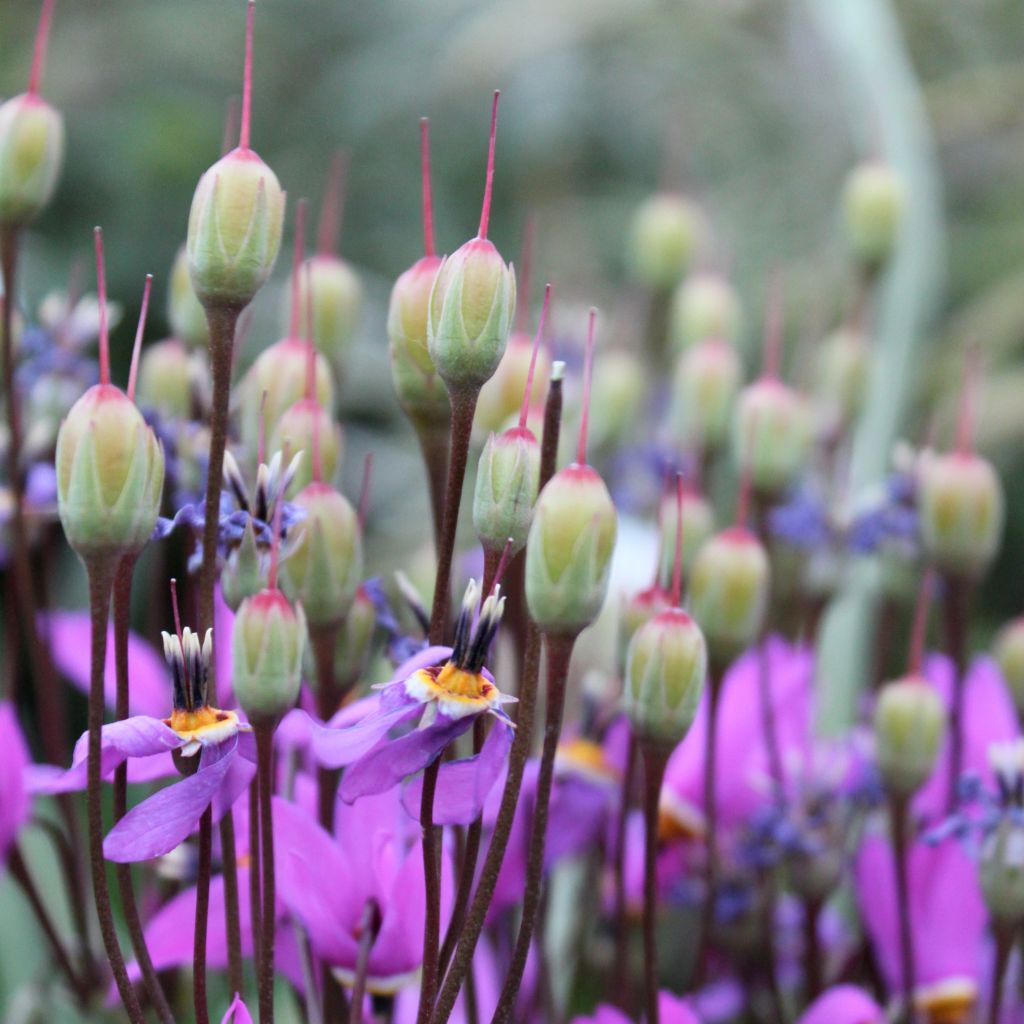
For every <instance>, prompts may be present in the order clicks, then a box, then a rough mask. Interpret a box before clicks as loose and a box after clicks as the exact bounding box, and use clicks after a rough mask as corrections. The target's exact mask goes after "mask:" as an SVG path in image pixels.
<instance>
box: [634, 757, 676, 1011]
mask: <svg viewBox="0 0 1024 1024" xmlns="http://www.w3.org/2000/svg"><path fill="white" fill-rule="evenodd" d="M640 749H641V751H642V753H643V762H644V998H645V1003H646V1006H647V1017H646V1022H647V1024H659V1014H658V929H657V926H658V800H659V797H660V796H661V783H662V780H663V779H664V778H665V765H666V764H668V755H669V753H670V752H671V751H670V750H669V751H666V750H665V748H664V747H662V746H661V745H659V744H657V743H641V748H640Z"/></svg>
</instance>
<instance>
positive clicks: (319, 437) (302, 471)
mask: <svg viewBox="0 0 1024 1024" xmlns="http://www.w3.org/2000/svg"><path fill="white" fill-rule="evenodd" d="M342 446H343V441H342V435H341V427H339V426H338V425H337V424H336V423H335V422H334V420H333V419H331V415H330V413H328V412H327V410H326V409H324V407H323V406H322V405H321V404H320V403H319V402H317V401H316V400H315V399H310V398H300V399H299V400H298V401H297V402H296V403H295V404H294V405H293V406H292V407H291V408H290V409H288V410H287V411H286V412H285V414H284V415H283V416H282V417H281V418H280V419H279V420H278V421H277V426H276V427H274V433H273V434H272V435H271V442H270V450H271V451H275V452H276V451H284V450H285V449H287V450H288V451H289V452H292V453H296V452H304V453H305V456H306V457H305V458H304V459H303V460H302V461H301V462H300V463H299V465H298V467H297V468H296V470H295V475H294V477H292V481H291V483H290V484H289V485H288V490H287V492H286V495H287V497H288V498H291V497H293V496H294V495H296V494H298V493H299V491H301V490H302V489H303V488H304V487H305V486H306V484H308V483H309V482H310V481H311V480H312V479H313V476H314V474H318V475H319V477H320V478H321V479H324V480H333V479H334V475H335V473H337V471H338V466H340V465H341V453H342ZM314 462H316V465H314ZM308 611H309V609H308V608H307V613H308Z"/></svg>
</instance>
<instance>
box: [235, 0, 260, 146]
mask: <svg viewBox="0 0 1024 1024" xmlns="http://www.w3.org/2000/svg"><path fill="white" fill-rule="evenodd" d="M255 13H256V0H249V6H248V9H247V10H246V12H245V72H244V74H243V78H242V125H241V128H240V129H239V132H238V148H239V149H248V148H249V124H250V121H251V120H252V29H253V20H254V15H255Z"/></svg>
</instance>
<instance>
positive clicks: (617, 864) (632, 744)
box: [609, 735, 637, 1009]
mask: <svg viewBox="0 0 1024 1024" xmlns="http://www.w3.org/2000/svg"><path fill="white" fill-rule="evenodd" d="M636 746H637V744H636V737H635V736H633V735H630V737H629V753H628V754H627V761H626V769H625V771H624V772H623V773H622V789H621V791H620V793H619V816H618V819H617V821H616V823H615V853H614V862H613V872H614V878H615V961H614V970H613V971H612V986H611V989H610V991H609V996H610V998H611V999H613V1000H614V1002H615V1003H616V1005H618V1006H620V1007H622V1008H623V1009H626V1008H628V1006H629V1003H630V996H629V916H628V914H627V905H626V904H627V901H626V822H627V820H628V818H629V804H630V800H631V798H632V794H633V783H634V779H635V771H636Z"/></svg>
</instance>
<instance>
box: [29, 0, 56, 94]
mask: <svg viewBox="0 0 1024 1024" xmlns="http://www.w3.org/2000/svg"><path fill="white" fill-rule="evenodd" d="M55 3H56V0H43V9H42V11H41V12H40V14H39V27H38V28H37V29H36V44H35V48H34V49H33V51H32V70H31V71H30V72H29V76H28V94H29V95H30V96H38V95H39V82H40V81H41V79H42V77H43V63H44V61H45V60H46V45H47V43H48V42H49V39H50V25H51V23H52V22H53V8H54V5H55Z"/></svg>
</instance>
